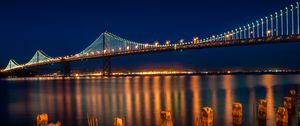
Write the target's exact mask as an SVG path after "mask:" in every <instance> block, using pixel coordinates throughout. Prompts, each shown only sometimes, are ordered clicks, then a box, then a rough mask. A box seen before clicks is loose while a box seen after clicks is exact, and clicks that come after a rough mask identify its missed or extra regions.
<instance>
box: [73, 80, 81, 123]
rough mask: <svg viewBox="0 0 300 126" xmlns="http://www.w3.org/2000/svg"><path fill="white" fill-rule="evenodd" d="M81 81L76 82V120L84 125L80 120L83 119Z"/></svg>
mask: <svg viewBox="0 0 300 126" xmlns="http://www.w3.org/2000/svg"><path fill="white" fill-rule="evenodd" d="M80 84H81V80H79V79H76V80H75V101H76V102H75V103H76V111H77V112H76V115H77V116H76V119H78V124H79V125H82V120H81V119H80V118H81V117H82V102H81V95H82V94H81V86H80Z"/></svg>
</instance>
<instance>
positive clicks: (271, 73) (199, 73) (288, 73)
mask: <svg viewBox="0 0 300 126" xmlns="http://www.w3.org/2000/svg"><path fill="white" fill-rule="evenodd" d="M266 74H270V75H297V74H300V71H298V70H297V71H288V72H268V71H266V72H262V71H260V72H253V71H251V72H190V73H184V72H182V73H174V74H172V73H170V74H159V73H156V74H145V75H142V74H132V73H131V74H130V73H127V74H126V73H124V74H122V75H121V74H119V75H111V76H102V75H80V76H75V75H71V76H69V77H64V76H50V75H48V76H47V75H43V76H32V77H2V78H1V79H3V80H6V79H7V80H10V79H11V80H14V79H16V80H18V78H24V79H26V78H28V79H29V80H30V78H41V79H42V78H45V79H46V78H59V79H64V78H68V79H73V78H74V79H76V78H80V79H84V78H90V77H91V78H95V77H100V78H101V77H127V76H128V77H130V76H189V75H191V76H193V75H202V76H205V75H266Z"/></svg>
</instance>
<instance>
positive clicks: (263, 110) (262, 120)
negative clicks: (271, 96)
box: [257, 99, 268, 126]
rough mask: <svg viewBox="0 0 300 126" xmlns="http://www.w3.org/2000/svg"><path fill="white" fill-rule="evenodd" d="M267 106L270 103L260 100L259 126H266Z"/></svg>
mask: <svg viewBox="0 0 300 126" xmlns="http://www.w3.org/2000/svg"><path fill="white" fill-rule="evenodd" d="M267 105H268V102H267V100H266V99H259V100H258V103H257V110H258V125H259V126H266V120H267Z"/></svg>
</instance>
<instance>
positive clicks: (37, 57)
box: [1, 2, 300, 72]
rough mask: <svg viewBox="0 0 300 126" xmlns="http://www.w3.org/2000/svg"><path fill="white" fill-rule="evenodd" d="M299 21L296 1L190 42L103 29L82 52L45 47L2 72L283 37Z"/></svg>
mask: <svg viewBox="0 0 300 126" xmlns="http://www.w3.org/2000/svg"><path fill="white" fill-rule="evenodd" d="M299 23H300V19H299V3H298V2H296V4H295V5H294V4H292V5H290V6H288V7H285V8H284V9H282V10H279V11H277V12H275V13H272V14H270V15H269V16H266V17H263V18H260V19H258V20H256V21H253V22H251V23H249V24H246V25H244V26H240V27H237V28H235V29H232V30H228V31H227V32H224V33H222V34H219V35H212V36H210V37H207V38H204V39H200V38H199V37H194V38H193V39H192V40H191V41H189V42H186V41H184V39H180V40H179V42H176V43H171V41H170V40H166V42H165V43H164V44H160V43H159V42H158V41H155V42H154V43H153V44H150V43H149V42H146V43H140V42H134V41H130V40H127V39H124V38H121V37H119V36H117V35H114V34H112V33H109V32H104V33H102V34H101V35H100V36H99V37H98V38H97V39H96V40H95V41H94V42H92V44H91V45H89V46H88V47H87V48H85V49H84V50H83V51H81V52H80V53H77V54H74V55H69V56H64V57H55V58H52V57H50V56H48V55H47V54H46V53H44V52H43V51H42V50H38V51H37V52H36V53H35V54H34V56H33V57H32V58H31V60H30V61H29V62H27V63H25V64H18V63H17V62H16V61H15V60H14V59H11V60H10V61H9V63H8V65H7V67H6V68H5V69H3V70H1V71H2V72H7V71H11V70H14V69H20V68H26V67H31V66H38V65H45V64H53V63H59V62H62V60H69V61H75V60H80V59H85V58H93V57H97V56H98V57H101V56H107V55H110V56H112V55H114V54H116V55H121V54H126V53H140V52H145V51H147V50H149V49H151V50H152V51H156V50H165V49H168V48H174V49H176V48H180V47H184V46H186V45H198V44H203V43H212V44H214V43H217V42H223V43H226V42H228V41H239V40H247V39H258V38H268V37H273V36H274V37H280V36H290V35H299V33H300V25H299ZM221 44H222V43H221ZM103 45H104V46H103ZM189 47H191V48H192V47H193V46H189Z"/></svg>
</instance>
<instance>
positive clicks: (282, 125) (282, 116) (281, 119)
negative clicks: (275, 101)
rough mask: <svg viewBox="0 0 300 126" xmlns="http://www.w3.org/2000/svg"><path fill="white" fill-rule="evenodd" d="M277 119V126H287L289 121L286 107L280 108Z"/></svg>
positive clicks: (277, 111)
mask: <svg viewBox="0 0 300 126" xmlns="http://www.w3.org/2000/svg"><path fill="white" fill-rule="evenodd" d="M275 118H276V125H277V126H287V125H288V120H289V114H288V110H287V109H286V108H285V107H278V108H277V110H276V117H275Z"/></svg>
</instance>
